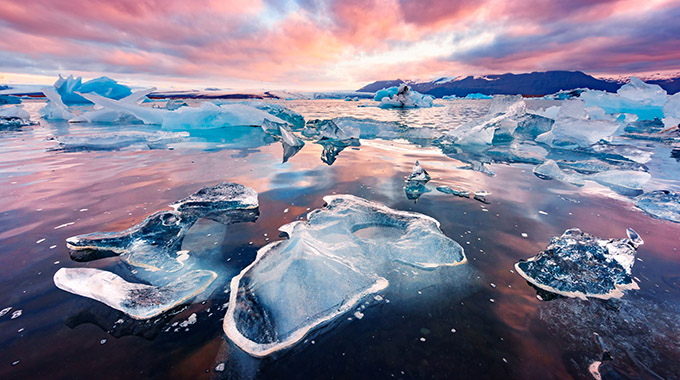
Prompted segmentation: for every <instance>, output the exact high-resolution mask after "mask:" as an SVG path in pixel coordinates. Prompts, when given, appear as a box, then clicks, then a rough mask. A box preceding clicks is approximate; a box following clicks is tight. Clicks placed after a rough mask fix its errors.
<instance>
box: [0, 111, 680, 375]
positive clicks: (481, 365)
mask: <svg viewBox="0 0 680 380" xmlns="http://www.w3.org/2000/svg"><path fill="white" fill-rule="evenodd" d="M282 104H285V105H286V106H288V107H290V108H292V109H294V110H296V111H298V112H300V113H301V114H303V115H304V116H305V118H306V119H307V120H310V119H316V118H320V119H327V118H333V117H339V116H356V117H370V118H373V119H377V120H384V121H397V122H399V123H401V124H404V125H408V126H413V127H419V126H431V127H441V128H450V127H451V126H455V125H458V124H460V123H464V122H466V121H467V120H469V119H470V118H474V117H478V116H480V115H483V114H484V113H485V112H486V109H487V108H488V104H489V103H488V102H487V101H457V102H448V103H442V104H446V106H445V107H435V108H431V109H422V110H407V111H403V110H401V111H398V110H382V109H378V108H372V107H366V108H362V107H357V103H356V102H343V101H290V102H282ZM41 106H42V103H40V102H35V103H27V104H26V108H28V109H29V110H30V111H31V113H32V115H34V116H33V118H34V119H35V120H37V119H38V117H37V114H36V111H37V109H38V108H39V107H41ZM532 106H545V105H544V104H540V102H534V104H532ZM40 122H41V125H40V126H34V127H27V128H24V129H22V130H19V131H1V132H0V248H1V249H0V279H1V281H0V309H3V308H6V307H12V310H11V311H10V312H9V313H8V314H7V315H5V316H3V317H0V378H4V379H95V378H96V379H122V378H127V379H134V378H153V379H199V378H205V379H214V378H245V379H250V378H261V379H278V378H300V379H303V378H306V379H309V378H337V379H375V378H451V379H475V378H502V379H563V378H584V379H587V378H592V377H591V375H590V373H589V372H588V365H589V364H590V363H592V362H593V361H596V360H601V358H602V353H601V351H600V348H599V344H598V343H597V340H596V337H595V336H594V333H598V334H600V335H601V336H603V337H604V338H605V339H606V341H607V344H610V345H612V346H614V348H615V349H617V350H618V351H617V352H619V353H620V354H619V356H618V357H617V358H616V359H617V360H619V363H623V365H624V366H626V365H628V366H629V367H630V369H629V371H628V373H629V374H630V375H631V376H638V375H639V374H640V373H644V372H645V371H646V370H644V367H647V370H649V371H647V372H646V374H645V375H639V376H640V377H639V378H654V376H653V375H650V373H652V372H653V373H656V374H657V375H659V376H661V377H665V378H680V366H679V364H678V361H680V360H678V359H680V357H678V356H675V359H676V360H675V361H673V360H672V358H673V357H674V355H677V353H678V352H680V347H678V346H677V344H678V340H677V334H678V330H674V329H675V328H677V327H678V320H679V319H680V313H679V312H678V310H679V309H680V307H679V305H680V252H678V247H680V225H679V224H674V223H671V222H666V221H661V220H656V219H653V218H651V217H649V216H648V215H646V214H644V213H643V212H641V211H640V210H638V209H636V208H635V207H634V206H633V205H632V203H631V202H630V200H629V198H626V197H624V196H622V195H618V194H616V193H614V192H613V191H611V190H609V189H607V188H605V187H602V186H599V185H595V184H593V183H588V184H587V185H586V186H584V187H581V188H578V187H575V186H571V185H568V184H565V183H561V182H558V181H544V180H541V179H539V178H537V177H536V176H534V175H533V174H532V168H533V166H532V165H526V164H512V165H510V164H503V163H495V164H491V165H490V169H491V170H492V171H493V172H495V174H496V175H495V176H493V177H492V176H488V175H486V174H483V173H480V172H476V171H470V170H462V169H459V168H460V167H461V166H465V165H466V163H465V162H462V161H460V160H459V159H457V158H455V157H449V156H447V155H445V154H443V153H442V152H441V150H440V149H438V148H436V147H428V146H421V145H417V144H413V143H410V142H407V141H402V140H397V141H384V140H372V141H364V140H362V141H361V145H360V146H356V147H348V148H346V149H345V150H343V151H342V152H340V153H339V155H338V156H337V157H336V161H335V162H334V163H333V164H332V165H328V164H326V163H325V162H323V161H322V160H321V158H320V157H321V155H322V150H323V147H322V146H320V145H317V144H313V143H311V142H308V143H307V144H306V145H305V146H304V148H303V149H302V150H301V151H300V152H299V153H298V154H297V155H295V156H294V157H292V158H291V159H290V160H289V161H288V162H287V163H282V162H281V161H282V160H281V157H282V148H281V145H280V144H279V143H273V144H269V145H267V144H266V143H262V144H258V143H253V142H249V141H247V139H244V140H243V141H244V142H243V144H241V146H239V144H236V143H234V141H233V139H232V138H228V137H224V136H223V135H220V133H219V132H216V131H209V132H204V133H203V134H192V139H190V141H188V142H182V143H171V144H170V146H169V148H168V149H153V150H150V149H145V148H143V147H142V146H139V145H133V146H129V147H125V148H123V149H119V150H114V151H87V150H80V151H74V152H64V151H55V150H53V148H54V147H55V146H56V141H55V138H57V139H58V138H59V137H62V136H69V135H87V134H100V133H107V132H111V131H117V130H119V129H121V128H122V129H125V128H128V129H134V130H149V131H153V130H154V128H153V127H144V126H140V125H128V126H122V127H121V126H106V125H88V124H69V123H65V122H46V121H44V120H40ZM645 144H652V145H651V147H653V149H654V152H655V154H654V156H653V159H652V161H651V162H650V163H649V164H648V166H649V169H650V173H651V174H652V176H653V179H652V180H651V181H650V182H649V183H648V184H647V185H646V186H645V189H646V190H653V189H662V188H663V189H671V190H676V191H678V190H680V176H679V174H680V163H678V162H677V161H675V160H674V159H672V158H671V157H670V151H671V148H670V147H669V146H665V145H662V144H656V143H645ZM416 160H419V161H420V162H421V164H422V165H423V166H424V167H425V168H426V169H427V170H428V172H429V173H430V175H431V176H432V181H431V182H430V183H429V184H428V186H429V187H430V188H431V189H432V190H433V191H431V192H429V193H426V194H424V195H423V196H422V197H420V198H419V199H418V201H417V202H414V201H413V200H409V199H407V197H406V196H405V193H404V178H405V176H408V174H409V173H410V171H411V168H412V167H413V164H414V162H415V161H416ZM221 181H232V182H237V183H240V184H243V185H246V186H249V187H252V188H253V189H255V190H256V191H257V192H258V193H259V201H260V217H259V219H258V220H257V222H255V223H243V224H236V225H232V226H229V227H228V228H219V227H216V226H213V225H210V224H209V223H203V224H201V223H199V226H198V227H197V228H199V230H198V232H196V233H195V236H194V241H193V242H192V244H195V245H196V246H197V247H202V249H204V250H206V252H209V253H210V254H211V255H214V256H216V257H221V258H222V260H221V261H222V263H223V265H224V267H223V268H221V269H220V271H221V273H223V274H226V273H232V274H236V273H238V272H239V271H240V270H241V269H242V268H243V267H245V266H246V265H248V264H249V263H250V262H252V260H253V259H254V257H255V253H256V251H257V249H258V248H260V247H262V246H264V245H265V244H267V240H266V239H272V240H276V239H279V238H278V234H279V233H278V227H279V226H281V225H283V224H286V223H288V222H290V221H292V220H296V219H298V218H301V217H304V215H305V214H306V213H307V212H308V210H310V209H315V208H320V207H323V205H324V202H323V200H322V197H323V196H324V195H327V194H336V193H337V194H343V193H346V194H353V195H357V196H360V197H364V198H366V199H369V200H373V201H378V202H381V203H384V204H386V205H387V206H389V207H392V208H395V209H398V210H411V211H417V212H420V213H423V214H426V215H429V216H432V217H434V218H436V219H437V220H439V221H440V222H441V228H442V230H443V232H444V233H445V234H446V235H447V236H449V237H451V238H452V239H454V240H456V241H458V242H459V243H460V244H461V245H462V246H463V247H464V248H465V252H466V255H467V257H468V260H469V263H468V264H466V265H462V266H458V267H452V268H441V269H438V270H435V271H430V272H423V271H416V270H414V269H413V268H410V267H404V268H402V269H399V270H397V271H395V273H393V277H392V278H389V280H390V286H389V287H388V288H387V289H386V290H385V291H383V292H381V293H380V294H381V295H382V296H383V297H384V298H385V299H386V300H389V302H372V303H371V304H370V305H369V306H368V307H366V309H365V310H363V313H364V317H363V318H362V319H357V318H354V317H353V315H352V313H348V315H343V316H341V317H340V318H338V320H336V321H334V322H332V323H331V324H329V325H327V326H325V327H322V328H321V329H317V330H315V331H314V332H313V333H312V334H311V335H310V336H308V337H306V338H305V340H304V341H303V342H300V343H299V344H298V345H296V346H295V347H294V348H293V349H291V350H287V351H285V352H282V353H278V354H275V355H273V356H271V357H268V358H265V359H262V360H258V359H253V358H251V357H250V356H248V355H247V354H245V353H243V352H242V351H240V350H239V349H238V348H237V347H236V346H234V345H233V344H232V343H231V342H229V340H228V339H227V338H226V336H225V335H224V333H223V330H222V318H223V316H224V312H225V303H226V302H227V301H228V294H227V293H225V290H226V289H227V284H228V281H229V278H222V279H220V281H218V284H217V285H216V286H213V287H211V288H210V289H209V292H208V293H209V294H205V295H204V296H203V297H201V298H200V299H197V300H195V301H194V302H193V303H192V304H191V305H188V306H186V307H182V308H180V309H178V310H175V311H173V312H172V313H169V314H168V315H165V316H163V317H160V318H156V319H153V320H151V321H147V322H135V321H133V320H130V319H129V318H127V317H126V316H125V315H124V314H122V313H119V312H117V311H115V310H113V309H110V308H108V307H107V306H105V305H103V304H101V303H98V302H96V301H93V300H90V299H87V298H83V297H79V296H76V295H73V294H69V293H66V292H64V291H61V290H59V289H57V288H56V287H55V286H54V284H53V282H52V276H53V275H54V273H55V272H56V271H57V270H58V269H59V268H62V267H95V268H103V269H107V270H111V271H114V272H116V273H121V275H122V273H125V272H126V271H127V272H129V269H127V268H126V267H125V265H124V264H123V263H122V262H120V261H119V260H118V259H116V258H108V259H103V260H97V261H91V262H87V263H79V262H74V261H71V260H70V258H69V252H68V250H67V249H66V246H65V242H64V240H65V239H66V238H67V237H70V236H74V235H78V234H84V233H89V232H94V231H119V230H122V229H125V228H128V227H130V226H132V225H134V224H136V223H139V222H140V221H141V220H143V219H144V218H145V217H146V216H147V215H149V214H150V213H152V212H155V211H158V210H163V209H167V208H168V207H167V205H168V204H170V203H172V202H174V201H176V200H178V199H181V198H183V197H185V196H187V195H188V194H190V193H193V192H195V191H197V190H198V189H200V188H201V187H203V186H209V185H213V184H215V183H218V182H221ZM440 185H449V186H462V187H465V188H467V189H469V190H472V191H476V190H482V189H484V190H487V191H489V192H491V193H492V194H491V195H490V196H489V197H488V199H489V201H490V204H488V205H486V204H483V203H480V202H477V201H474V200H472V199H463V198H457V197H453V196H450V195H445V194H442V193H439V192H437V191H435V190H434V187H435V186H440ZM284 210H288V211H287V212H284ZM571 227H579V228H581V229H582V230H584V231H586V232H590V233H592V234H594V235H596V236H600V237H616V238H623V237H625V230H626V228H628V227H632V228H633V229H635V230H636V231H637V232H639V233H640V235H641V236H642V237H643V238H644V240H645V244H644V245H643V246H642V247H641V248H640V249H639V250H638V256H637V257H638V261H637V262H636V264H635V266H634V267H633V275H634V276H636V277H637V278H638V279H639V285H640V290H639V291H634V292H629V293H628V294H627V295H626V296H625V297H624V298H623V299H621V300H620V301H614V302H602V301H596V300H594V301H587V302H585V301H579V300H572V299H556V300H552V301H541V300H539V299H538V298H537V296H536V291H535V290H534V289H533V288H532V287H530V286H529V285H528V284H527V282H526V281H524V280H523V279H522V278H521V277H520V276H518V275H517V274H516V273H514V272H513V271H512V269H513V264H514V263H515V262H517V261H518V260H519V259H525V258H528V257H531V256H533V255H535V254H536V253H538V252H539V251H541V250H543V249H544V248H545V247H546V246H547V244H548V242H549V240H550V238H551V237H553V236H559V235H561V234H562V232H564V230H565V229H568V228H571ZM201 228H202V229H201ZM205 232H209V233H210V236H208V234H207V233H205ZM265 234H266V236H265ZM187 244H189V243H187ZM491 284H493V285H491ZM16 310H21V311H22V313H21V315H20V316H19V317H17V318H14V319H11V315H12V312H14V311H16ZM194 313H195V314H196V316H197V322H196V323H195V324H190V325H188V326H187V327H186V328H184V327H183V328H178V327H177V326H179V324H176V322H179V323H181V322H183V321H187V319H188V318H189V316H190V315H191V314H194ZM347 317H350V318H347ZM622 356H623V357H622ZM220 363H224V364H225V368H224V371H223V372H217V371H215V369H214V368H215V367H216V365H218V364H220ZM630 363H632V364H630ZM636 363H637V364H636ZM641 368H642V370H641ZM636 378H637V377H636Z"/></svg>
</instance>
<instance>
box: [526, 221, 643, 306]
mask: <svg viewBox="0 0 680 380" xmlns="http://www.w3.org/2000/svg"><path fill="white" fill-rule="evenodd" d="M636 235H637V234H636ZM638 238H639V236H638ZM640 241H641V239H636V242H635V244H634V243H632V242H631V240H630V239H600V238H597V237H594V236H592V235H589V234H587V233H584V232H583V231H581V230H580V229H578V228H572V229H569V230H566V231H565V232H564V233H563V234H562V236H559V237H553V238H552V239H551V241H550V245H548V247H547V248H546V250H545V251H542V252H540V253H539V254H538V255H536V256H535V257H532V258H530V259H528V260H526V261H524V260H523V261H520V262H518V263H516V264H515V269H516V270H517V273H518V274H519V275H520V276H522V277H524V279H526V280H527V281H528V282H529V283H530V284H532V285H533V286H535V287H537V288H539V289H542V290H544V291H547V292H550V293H554V294H559V295H562V296H567V297H578V298H582V299H586V297H593V298H601V299H609V298H612V297H615V298H619V297H621V296H623V291H624V290H627V289H639V287H638V285H637V283H636V282H635V281H634V280H633V278H632V276H631V269H632V267H633V264H634V263H635V253H636V244H638V243H639V242H640Z"/></svg>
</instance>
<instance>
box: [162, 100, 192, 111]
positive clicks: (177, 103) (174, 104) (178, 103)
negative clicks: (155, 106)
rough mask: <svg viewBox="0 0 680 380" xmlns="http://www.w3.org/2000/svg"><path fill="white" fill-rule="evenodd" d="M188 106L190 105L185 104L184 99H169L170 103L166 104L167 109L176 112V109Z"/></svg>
mask: <svg viewBox="0 0 680 380" xmlns="http://www.w3.org/2000/svg"><path fill="white" fill-rule="evenodd" d="M188 106H189V105H188V104H187V102H185V101H184V100H182V99H168V102H167V103H165V109H166V110H168V111H174V110H176V109H180V108H182V107H188Z"/></svg>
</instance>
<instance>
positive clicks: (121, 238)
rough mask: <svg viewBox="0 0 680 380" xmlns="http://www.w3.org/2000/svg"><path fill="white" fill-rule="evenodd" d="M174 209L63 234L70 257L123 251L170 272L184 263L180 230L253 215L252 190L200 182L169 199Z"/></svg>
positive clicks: (140, 264)
mask: <svg viewBox="0 0 680 380" xmlns="http://www.w3.org/2000/svg"><path fill="white" fill-rule="evenodd" d="M171 207H173V208H174V209H175V211H159V212H156V213H154V214H151V215H150V216H148V217H147V218H146V219H145V220H144V221H142V222H141V223H139V224H137V225H135V226H133V227H131V228H129V229H127V230H125V231H121V232H95V233H91V234H86V235H79V236H74V237H70V238H68V239H66V246H67V247H68V248H69V249H70V250H71V251H72V252H71V257H72V258H73V259H74V260H79V261H86V260H92V259H96V258H100V257H105V256H111V255H112V254H113V255H123V258H124V260H125V261H126V262H128V263H130V264H132V265H135V266H138V267H143V268H146V269H147V270H151V271H159V270H163V271H167V272H175V271H178V270H180V269H182V268H183V267H184V262H183V260H182V257H181V256H179V257H178V255H177V252H178V251H181V246H182V241H183V238H184V235H185V234H186V233H187V231H188V230H189V228H190V227H191V226H192V225H193V224H194V223H195V222H196V221H197V220H198V219H199V218H206V219H211V220H214V221H216V222H218V223H222V224H231V223H238V222H245V221H252V220H255V219H256V218H257V215H258V214H257V213H258V211H257V207H258V202H257V193H256V192H255V191H254V190H253V189H251V188H248V187H245V186H243V185H239V184H235V183H228V182H224V183H221V184H218V185H216V186H211V187H205V188H203V189H201V190H199V191H198V192H196V193H195V194H193V195H191V196H189V197H187V198H185V199H183V200H181V201H178V202H176V203H174V204H172V205H171Z"/></svg>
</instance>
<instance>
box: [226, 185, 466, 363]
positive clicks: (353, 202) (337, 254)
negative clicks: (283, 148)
mask: <svg viewBox="0 0 680 380" xmlns="http://www.w3.org/2000/svg"><path fill="white" fill-rule="evenodd" d="M324 201H326V204H327V206H326V207H325V208H323V209H317V210H314V211H312V212H310V213H309V214H308V216H307V220H306V221H296V222H293V223H289V224H286V225H284V226H282V227H281V228H280V230H281V231H282V233H283V234H284V235H285V236H287V237H288V240H282V241H277V242H273V243H270V244H268V245H266V246H264V247H262V248H261V249H260V250H259V251H258V253H257V257H256V259H255V261H254V262H253V263H252V264H250V265H249V266H248V267H246V268H245V269H244V270H243V271H242V272H241V273H240V274H239V275H238V276H236V277H234V279H233V280H232V282H231V293H230V300H229V308H228V310H227V313H226V316H225V318H224V331H225V332H226V334H227V336H228V337H229V338H230V339H231V340H232V341H233V342H234V343H236V345H238V346H239V347H240V348H241V349H243V350H244V351H246V352H247V353H249V354H251V355H253V356H257V357H262V356H266V355H269V354H271V353H273V352H276V351H279V350H282V349H284V348H287V347H290V346H292V345H294V344H295V343H297V342H298V341H300V340H301V339H302V338H303V337H304V336H305V335H306V334H307V333H308V332H309V331H311V330H312V329H314V328H315V327H318V326H319V325H322V324H324V323H327V322H328V321H330V320H332V319H334V318H336V317H337V316H339V315H341V314H343V313H345V312H348V311H350V310H352V309H354V307H355V306H356V305H357V304H358V303H359V302H360V301H361V299H362V298H363V297H364V296H367V295H369V294H374V293H377V292H379V291H380V290H382V289H384V288H385V287H387V286H388V281H387V280H386V279H385V278H384V277H383V276H384V275H385V274H386V272H388V271H390V267H392V266H393V265H395V263H402V264H406V265H411V266H414V267H418V268H423V269H434V268H437V267H440V266H453V265H458V264H462V263H464V262H466V258H465V254H464V252H463V248H462V247H461V246H460V245H459V244H458V243H456V242H455V241H453V240H451V239H449V238H448V237H446V236H445V235H444V234H443V233H442V232H441V230H440V229H439V223H438V222H437V221H436V220H435V219H432V218H430V217H428V216H425V215H422V214H417V213H412V212H405V211H396V210H392V209H390V208H388V207H386V206H383V205H381V204H378V203H374V202H371V201H368V200H365V199H362V198H358V197H355V196H352V195H335V196H326V197H324Z"/></svg>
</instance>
